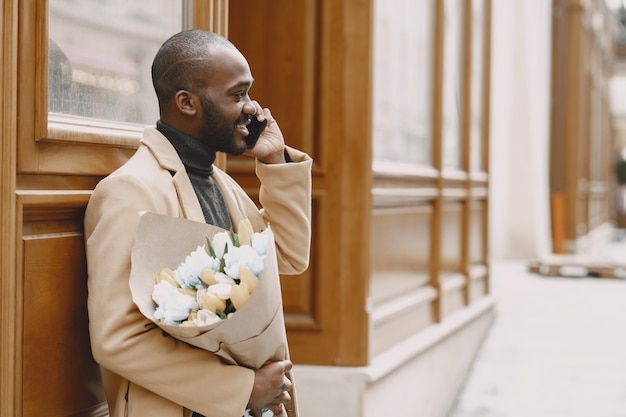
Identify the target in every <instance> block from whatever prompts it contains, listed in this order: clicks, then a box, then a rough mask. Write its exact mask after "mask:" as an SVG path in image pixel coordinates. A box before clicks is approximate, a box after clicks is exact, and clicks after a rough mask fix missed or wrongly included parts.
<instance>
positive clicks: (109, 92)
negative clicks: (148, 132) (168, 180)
mask: <svg viewBox="0 0 626 417" xmlns="http://www.w3.org/2000/svg"><path fill="white" fill-rule="evenodd" d="M182 3H183V0H178V1H173V0H151V1H149V2H141V1H137V2H129V1H125V0H81V1H75V0H49V66H48V110H49V111H50V112H51V113H59V114H65V115H73V116H80V117H87V118H95V119H103V120H109V121H117V122H130V123H137V124H154V122H155V121H156V120H157V118H158V115H159V113H158V104H157V100H156V95H155V94H154V89H153V87H152V79H151V76H150V67H151V65H152V59H153V58H154V55H155V54H156V52H157V50H158V48H159V47H160V45H161V44H162V43H163V42H164V41H165V40H166V39H167V38H168V37H169V36H171V35H172V34H174V33H176V32H178V31H180V30H181V29H182V12H183V5H182Z"/></svg>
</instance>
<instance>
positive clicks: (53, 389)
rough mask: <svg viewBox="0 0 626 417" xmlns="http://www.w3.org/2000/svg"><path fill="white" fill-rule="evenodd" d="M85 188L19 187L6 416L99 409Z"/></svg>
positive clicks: (92, 414)
mask: <svg viewBox="0 0 626 417" xmlns="http://www.w3.org/2000/svg"><path fill="white" fill-rule="evenodd" d="M89 196H90V191H88V190H87V191H81V190H74V191H69V190H28V191H27V190H20V191H18V194H17V203H18V211H17V212H18V218H17V220H18V222H19V224H20V228H19V234H20V236H21V245H20V251H19V254H20V265H21V267H20V269H19V272H18V275H17V276H18V277H19V279H18V280H17V282H16V285H18V286H19V291H18V294H20V295H19V298H18V299H17V300H16V308H18V309H19V310H20V311H21V312H22V315H21V317H20V320H19V321H17V322H16V325H15V326H13V328H12V331H13V332H15V334H20V335H22V336H21V340H22V341H23V342H22V343H20V344H19V345H18V346H17V347H16V349H17V351H18V352H19V356H20V358H21V359H22V360H21V362H20V366H19V368H18V370H17V372H19V380H20V381H21V388H22V390H21V391H20V392H19V394H16V396H15V399H16V400H17V401H18V402H19V407H20V408H19V409H18V410H20V411H17V410H16V412H15V413H14V414H12V415H24V416H30V415H55V416H60V417H64V416H73V417H75V416H85V417H87V416H90V417H96V416H104V415H105V413H106V405H105V404H104V401H105V399H104V393H103V391H102V385H101V382H100V373H99V369H98V365H97V364H96V363H95V361H94V360H93V357H92V355H91V348H90V344H89V335H88V318H87V272H86V263H85V252H84V237H83V233H82V219H83V212H84V207H85V205H86V203H87V201H88V198H89Z"/></svg>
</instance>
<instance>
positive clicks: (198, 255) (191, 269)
mask: <svg viewBox="0 0 626 417" xmlns="http://www.w3.org/2000/svg"><path fill="white" fill-rule="evenodd" d="M219 264H220V262H219V259H215V258H213V257H211V256H210V255H209V254H208V253H207V251H206V250H205V249H204V246H198V247H197V249H196V250H195V251H193V252H191V253H190V254H189V255H187V257H186V258H185V262H183V263H182V264H180V266H179V267H178V268H176V270H175V271H174V278H175V279H176V282H178V285H180V286H181V287H182V288H192V289H200V288H203V287H204V284H203V283H202V280H201V279H200V278H201V276H202V270H203V269H204V268H207V267H208V268H211V269H212V270H214V271H216V270H217V269H218V268H219Z"/></svg>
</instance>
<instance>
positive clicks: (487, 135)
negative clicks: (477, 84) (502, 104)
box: [482, 0, 492, 294]
mask: <svg viewBox="0 0 626 417" xmlns="http://www.w3.org/2000/svg"><path fill="white" fill-rule="evenodd" d="M484 7H485V22H484V25H483V26H484V31H485V32H484V38H483V51H484V55H483V83H482V85H483V91H482V95H483V100H482V106H483V110H482V112H483V123H484V128H483V130H482V135H483V137H482V141H483V161H484V162H483V165H484V166H483V168H484V170H485V174H486V181H489V174H490V170H489V158H490V155H491V152H490V150H491V146H490V145H491V132H490V125H491V113H490V108H491V25H492V22H491V0H485V4H484ZM490 188H491V187H489V188H487V190H486V199H487V202H486V204H485V205H484V208H483V230H482V233H483V255H484V257H485V266H486V268H487V276H486V279H485V292H486V293H487V294H489V293H491V279H490V273H489V259H490V256H489V248H490V242H489V212H490V210H489V196H490Z"/></svg>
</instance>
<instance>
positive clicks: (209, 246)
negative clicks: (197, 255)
mask: <svg viewBox="0 0 626 417" xmlns="http://www.w3.org/2000/svg"><path fill="white" fill-rule="evenodd" d="M206 245H207V248H208V249H209V250H208V252H209V255H211V256H212V257H214V258H217V256H215V249H213V245H212V244H211V240H210V239H209V237H208V236H207V237H206Z"/></svg>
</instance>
